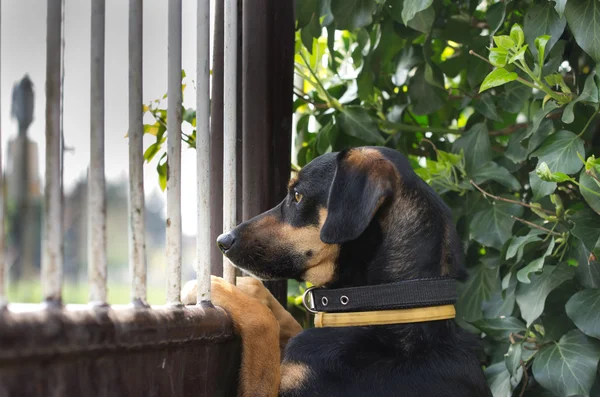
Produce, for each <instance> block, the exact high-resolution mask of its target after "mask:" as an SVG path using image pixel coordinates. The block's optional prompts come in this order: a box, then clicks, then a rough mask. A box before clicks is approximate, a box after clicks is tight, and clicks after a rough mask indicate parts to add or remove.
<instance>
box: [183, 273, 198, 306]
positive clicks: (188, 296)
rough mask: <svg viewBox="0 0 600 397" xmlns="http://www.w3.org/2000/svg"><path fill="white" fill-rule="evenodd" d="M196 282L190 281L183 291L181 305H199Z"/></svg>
mask: <svg viewBox="0 0 600 397" xmlns="http://www.w3.org/2000/svg"><path fill="white" fill-rule="evenodd" d="M196 286H197V284H196V280H195V279H194V280H190V281H188V282H187V283H185V285H184V286H183V288H182V289H181V303H183V304H184V305H195V304H196V303H197V299H196V297H197V294H196Z"/></svg>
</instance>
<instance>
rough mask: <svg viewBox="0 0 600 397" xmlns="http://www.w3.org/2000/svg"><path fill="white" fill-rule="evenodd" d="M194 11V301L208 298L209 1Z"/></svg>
mask: <svg viewBox="0 0 600 397" xmlns="http://www.w3.org/2000/svg"><path fill="white" fill-rule="evenodd" d="M197 4H198V10H197V15H196V29H197V34H196V40H197V44H196V47H197V51H196V177H197V182H196V183H197V191H196V197H197V200H198V204H197V214H198V215H197V216H198V219H197V236H196V277H197V288H196V292H197V297H196V301H197V302H199V303H200V302H203V301H209V300H210V270H211V262H210V256H211V255H210V251H211V246H212V245H213V244H215V243H214V241H212V238H211V235H212V234H213V233H212V227H213V223H212V219H211V213H210V212H211V208H210V198H211V189H212V186H211V185H212V184H211V171H212V158H211V150H212V135H213V132H212V131H211V130H210V90H209V87H210V60H209V56H210V51H209V50H210V1H209V0H198V3H197Z"/></svg>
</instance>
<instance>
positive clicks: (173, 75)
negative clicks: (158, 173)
mask: <svg viewBox="0 0 600 397" xmlns="http://www.w3.org/2000/svg"><path fill="white" fill-rule="evenodd" d="M168 19H169V23H168V71H167V73H168V79H167V80H168V86H167V97H168V98H169V99H168V109H167V131H168V136H167V161H168V162H169V166H168V167H167V304H175V305H177V304H181V300H180V294H181V103H182V93H181V34H182V32H181V0H169V15H168Z"/></svg>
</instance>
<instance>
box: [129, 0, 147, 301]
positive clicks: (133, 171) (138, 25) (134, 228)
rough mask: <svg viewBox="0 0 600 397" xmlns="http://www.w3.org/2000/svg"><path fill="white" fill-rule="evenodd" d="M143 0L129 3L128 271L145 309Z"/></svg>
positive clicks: (133, 296) (133, 294)
mask: <svg viewBox="0 0 600 397" xmlns="http://www.w3.org/2000/svg"><path fill="white" fill-rule="evenodd" d="M142 18H143V0H129V134H128V135H129V268H130V272H131V279H132V301H133V304H134V305H136V306H146V305H147V303H146V238H145V219H144V212H145V207H144V170H143V165H144V154H143V150H144V149H143V142H142V138H143V135H144V125H143V122H142V116H143V114H142V103H143V102H142V71H143V60H142V47H143V22H142Z"/></svg>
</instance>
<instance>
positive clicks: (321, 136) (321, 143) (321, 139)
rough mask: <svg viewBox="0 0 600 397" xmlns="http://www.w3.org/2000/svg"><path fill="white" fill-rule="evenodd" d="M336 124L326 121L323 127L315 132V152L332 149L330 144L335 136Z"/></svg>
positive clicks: (326, 151) (321, 152)
mask: <svg viewBox="0 0 600 397" xmlns="http://www.w3.org/2000/svg"><path fill="white" fill-rule="evenodd" d="M337 132H338V131H337V124H335V125H334V124H333V122H331V121H330V122H329V123H327V125H325V127H323V128H321V130H320V131H319V133H318V134H317V152H318V153H319V154H324V153H329V152H331V151H332V146H333V145H334V143H335V138H336V136H337Z"/></svg>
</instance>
